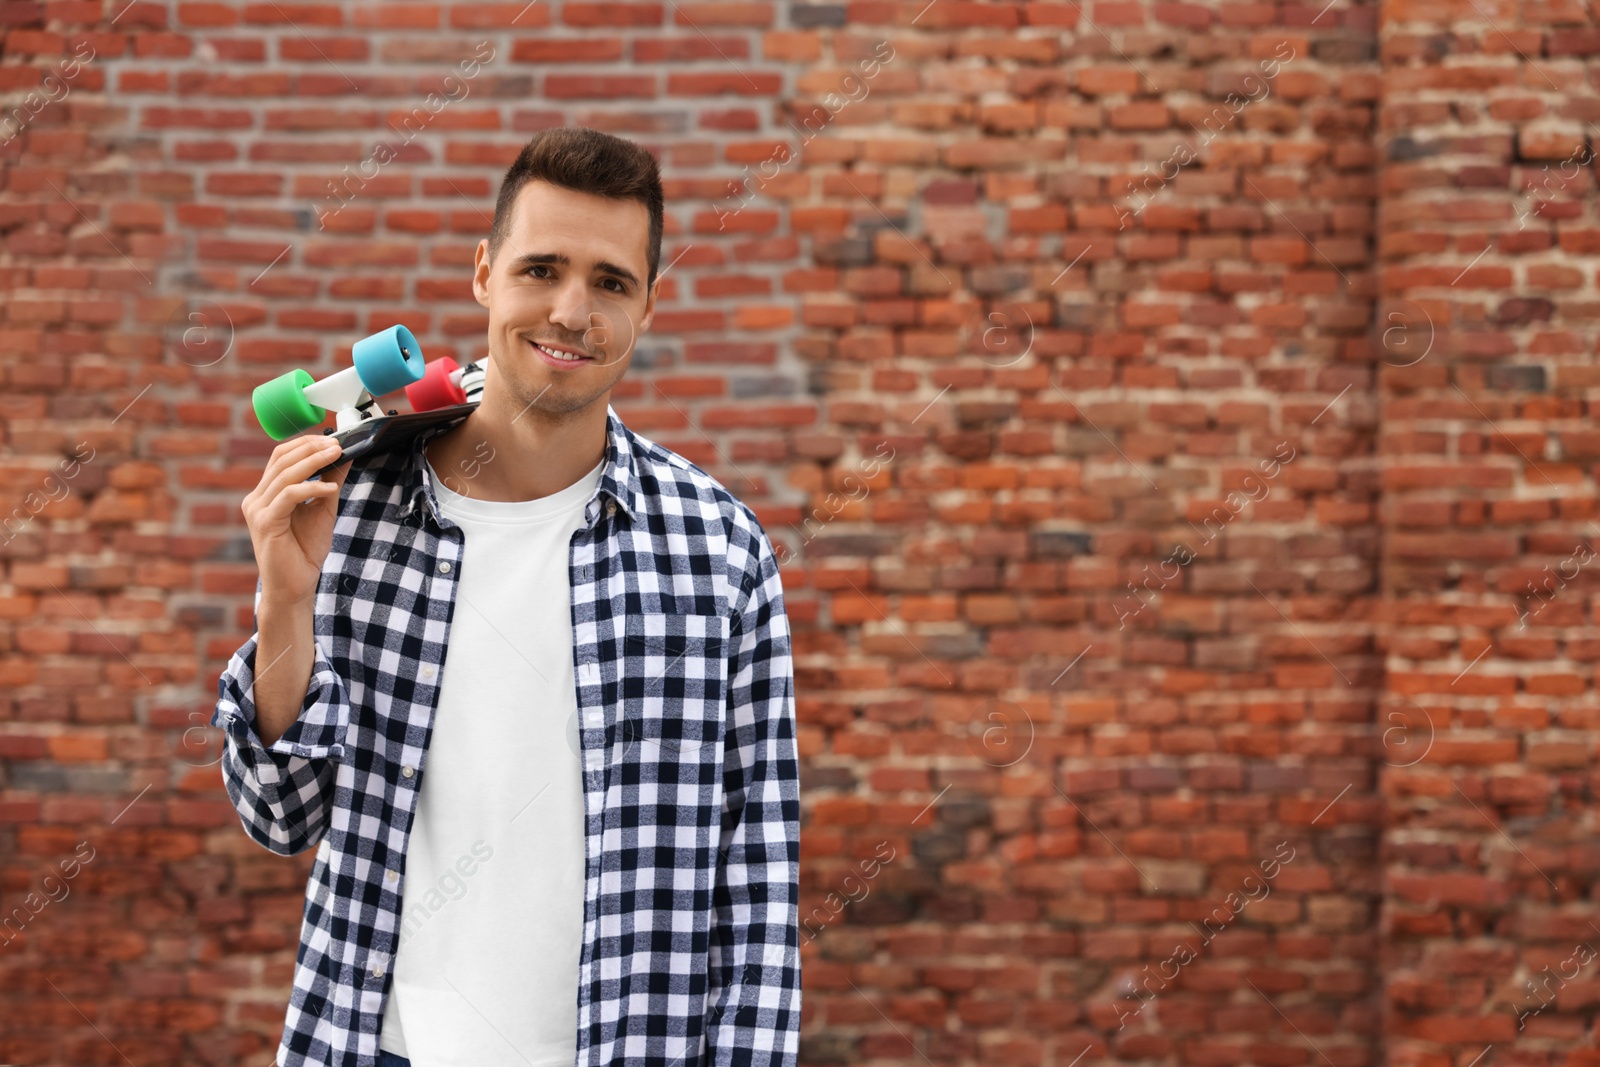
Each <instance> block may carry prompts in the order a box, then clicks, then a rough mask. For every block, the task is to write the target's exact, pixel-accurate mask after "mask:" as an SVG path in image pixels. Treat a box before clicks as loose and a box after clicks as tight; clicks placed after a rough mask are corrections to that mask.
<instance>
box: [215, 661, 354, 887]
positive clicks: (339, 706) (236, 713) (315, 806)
mask: <svg viewBox="0 0 1600 1067" xmlns="http://www.w3.org/2000/svg"><path fill="white" fill-rule="evenodd" d="M259 638H260V634H259V632H258V633H255V634H252V635H251V636H250V639H249V640H248V641H246V642H245V643H244V646H243V647H242V648H240V649H239V651H237V652H235V653H234V654H233V658H232V659H231V660H229V662H228V666H227V668H226V669H225V670H224V671H223V672H222V676H221V677H220V678H219V679H218V681H217V707H216V711H215V712H214V713H213V715H212V718H211V725H212V726H215V727H217V728H218V729H219V730H221V731H223V733H224V735H225V736H226V739H227V740H226V743H225V744H224V746H223V754H222V781H223V784H224V786H226V788H227V790H228V797H229V799H231V800H232V801H233V806H234V807H235V808H236V809H237V810H238V812H239V818H240V820H241V821H242V822H243V823H244V829H245V832H246V833H248V834H249V835H250V836H251V837H252V838H254V839H255V840H256V841H257V842H258V843H259V844H261V845H262V846H263V847H265V848H267V849H269V850H271V851H273V852H276V853H278V854H279V855H283V856H292V855H294V854H295V853H298V852H304V851H305V850H306V849H308V848H311V847H313V846H314V845H316V844H317V843H318V842H319V841H321V840H322V836H323V834H325V833H326V832H327V829H328V814H329V809H330V806H331V804H332V799H333V785H334V775H335V772H336V771H337V762H338V761H339V760H341V759H343V758H344V740H345V731H346V729H347V728H348V726H349V723H350V697H349V694H348V692H347V691H346V689H345V685H344V681H343V680H342V679H341V678H340V677H339V675H338V672H336V671H335V670H334V669H333V665H332V663H330V662H329V660H328V656H327V654H326V653H325V652H324V651H323V648H322V645H321V643H320V642H318V641H316V640H315V639H313V642H312V643H313V645H314V647H315V662H314V663H313V664H312V668H311V678H310V680H309V682H308V683H307V685H306V694H305V699H304V700H303V701H302V702H301V705H300V714H299V716H298V717H297V718H296V719H295V721H294V723H293V724H292V725H290V727H289V728H288V729H287V730H285V731H284V733H283V736H282V737H279V738H278V739H277V740H276V741H274V742H273V743H272V744H271V745H263V744H262V743H261V736H260V734H259V732H258V731H257V729H256V704H255V679H256V645H257V641H258V639H259ZM271 668H272V664H270V663H269V664H267V668H266V669H268V670H270V669H271Z"/></svg>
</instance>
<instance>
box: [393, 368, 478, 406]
mask: <svg viewBox="0 0 1600 1067" xmlns="http://www.w3.org/2000/svg"><path fill="white" fill-rule="evenodd" d="M460 369H461V368H460V367H459V366H458V365H457V364H456V361H455V360H453V359H451V358H450V357H449V356H440V357H439V358H438V359H436V360H434V361H433V362H432V363H430V364H428V366H427V367H426V368H425V369H424V370H423V372H422V377H421V378H419V379H417V380H416V381H414V382H412V383H411V384H410V385H408V386H406V399H407V400H409V401H411V410H413V411H433V410H434V409H436V408H445V407H449V406H450V405H452V404H465V403H466V402H467V394H466V393H465V392H464V391H463V390H462V388H461V386H460V384H458V382H453V381H451V380H450V375H452V374H454V373H455V372H456V371H458V370H460Z"/></svg>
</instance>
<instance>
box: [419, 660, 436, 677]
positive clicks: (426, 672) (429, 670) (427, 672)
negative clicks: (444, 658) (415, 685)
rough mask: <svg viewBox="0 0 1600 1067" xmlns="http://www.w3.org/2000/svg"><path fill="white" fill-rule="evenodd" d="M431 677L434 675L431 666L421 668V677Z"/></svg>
mask: <svg viewBox="0 0 1600 1067" xmlns="http://www.w3.org/2000/svg"><path fill="white" fill-rule="evenodd" d="M433 675H434V670H433V664H431V663H430V664H428V665H427V666H426V667H424V668H422V676H423V677H424V678H432V677H433Z"/></svg>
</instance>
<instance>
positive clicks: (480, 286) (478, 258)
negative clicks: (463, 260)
mask: <svg viewBox="0 0 1600 1067" xmlns="http://www.w3.org/2000/svg"><path fill="white" fill-rule="evenodd" d="M472 295H473V296H475V297H477V299H478V303H480V304H482V305H483V306H484V307H488V306H489V239H488V238H487V237H485V238H482V239H481V240H479V241H478V250H477V251H476V252H474V253H473V254H472Z"/></svg>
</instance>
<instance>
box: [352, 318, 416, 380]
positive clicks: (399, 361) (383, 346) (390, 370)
mask: <svg viewBox="0 0 1600 1067" xmlns="http://www.w3.org/2000/svg"><path fill="white" fill-rule="evenodd" d="M350 359H351V361H352V362H353V363H355V366H356V374H357V375H358V376H359V377H360V378H361V385H362V388H364V389H366V391H367V392H369V393H371V394H372V395H373V396H375V397H378V396H385V395H387V394H389V393H392V392H395V391H396V390H399V389H404V388H405V387H406V386H408V385H410V384H411V383H412V382H414V381H416V380H418V379H419V378H421V377H422V372H423V366H424V361H423V358H422V346H421V345H419V344H417V339H416V338H415V337H413V336H412V334H411V331H410V330H408V329H406V328H405V327H404V326H401V325H398V324H396V325H394V326H391V327H389V328H388V329H387V330H384V331H382V332H381V333H375V334H373V335H372V336H371V337H363V338H362V339H361V340H359V341H357V342H356V343H355V344H354V345H352V346H351V348H350Z"/></svg>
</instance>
